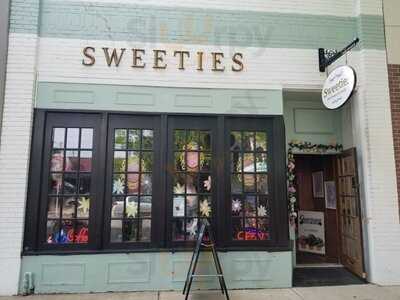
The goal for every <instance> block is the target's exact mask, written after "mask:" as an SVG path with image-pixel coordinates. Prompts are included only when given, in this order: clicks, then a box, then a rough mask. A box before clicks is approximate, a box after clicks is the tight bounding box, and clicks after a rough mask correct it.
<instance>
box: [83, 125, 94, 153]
mask: <svg viewBox="0 0 400 300" xmlns="http://www.w3.org/2000/svg"><path fill="white" fill-rule="evenodd" d="M81 148H82V149H92V148H93V129H92V128H82V129H81Z"/></svg>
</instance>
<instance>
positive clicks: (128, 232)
mask: <svg viewBox="0 0 400 300" xmlns="http://www.w3.org/2000/svg"><path fill="white" fill-rule="evenodd" d="M122 223H123V227H122V240H123V241H124V242H136V239H137V229H138V228H137V226H138V224H137V223H138V222H137V220H129V219H128V220H123V221H122Z"/></svg>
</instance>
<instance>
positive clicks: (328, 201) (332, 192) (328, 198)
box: [325, 181, 336, 209]
mask: <svg viewBox="0 0 400 300" xmlns="http://www.w3.org/2000/svg"><path fill="white" fill-rule="evenodd" d="M325 206H326V208H327V209H336V184H335V182H334V181H325Z"/></svg>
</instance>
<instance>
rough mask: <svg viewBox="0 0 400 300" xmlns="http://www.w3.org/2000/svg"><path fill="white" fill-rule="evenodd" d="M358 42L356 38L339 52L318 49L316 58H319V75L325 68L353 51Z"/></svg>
mask: <svg viewBox="0 0 400 300" xmlns="http://www.w3.org/2000/svg"><path fill="white" fill-rule="evenodd" d="M359 42H360V39H359V38H356V39H355V40H354V41H352V42H351V43H350V44H349V45H347V46H346V47H345V48H343V49H342V50H340V51H336V50H330V49H329V50H328V49H325V48H319V49H318V57H319V71H320V72H321V73H323V72H325V70H326V68H327V67H328V66H330V65H331V64H333V63H334V62H335V61H337V60H338V59H339V58H341V57H342V56H343V55H345V54H346V53H347V52H349V51H350V50H351V49H353V48H354V47H355V46H357V44H358V43H359Z"/></svg>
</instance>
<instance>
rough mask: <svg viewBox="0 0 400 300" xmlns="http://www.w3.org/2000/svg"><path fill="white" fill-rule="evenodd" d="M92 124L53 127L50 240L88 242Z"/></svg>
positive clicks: (49, 212) (48, 205) (48, 223)
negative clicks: (73, 126) (84, 126)
mask: <svg viewBox="0 0 400 300" xmlns="http://www.w3.org/2000/svg"><path fill="white" fill-rule="evenodd" d="M92 153H93V129H92V128H53V131H52V146H51V159H50V170H49V171H50V175H49V192H48V202H47V236H46V241H47V243H48V244H76V243H87V242H88V239H89V211H90V202H91V199H92V198H91V193H90V190H91V189H90V186H91V175H92V174H91V171H92Z"/></svg>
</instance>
